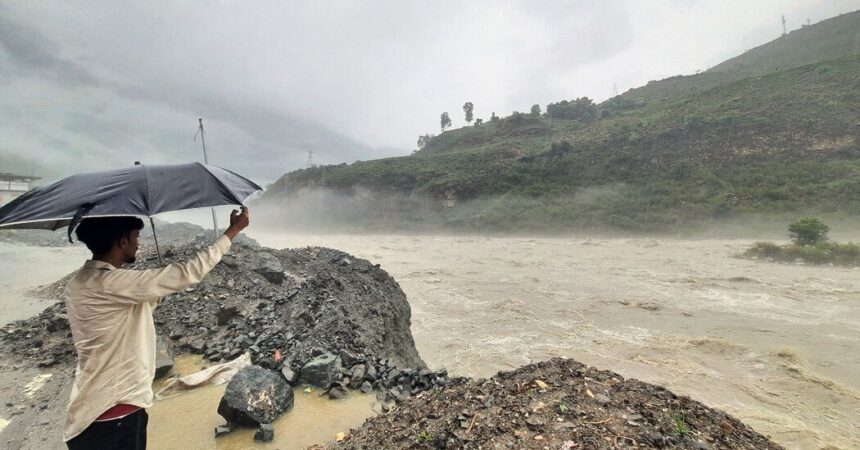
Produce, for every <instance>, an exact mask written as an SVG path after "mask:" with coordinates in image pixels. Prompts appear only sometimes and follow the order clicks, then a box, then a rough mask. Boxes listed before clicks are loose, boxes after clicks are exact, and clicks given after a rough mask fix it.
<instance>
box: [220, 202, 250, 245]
mask: <svg viewBox="0 0 860 450" xmlns="http://www.w3.org/2000/svg"><path fill="white" fill-rule="evenodd" d="M249 223H251V216H250V215H249V214H248V208H246V207H244V206H243V207H242V212H241V213H240V212H239V211H236V210H235V209H234V210H233V212H231V213H230V227H229V228H227V231H225V232H224V234H225V235H226V236H227V237H228V238H230V240H231V241H232V240H233V239H236V235H237V234H239V232H240V231H242V230H244V229H245V227H247V226H248V224H249Z"/></svg>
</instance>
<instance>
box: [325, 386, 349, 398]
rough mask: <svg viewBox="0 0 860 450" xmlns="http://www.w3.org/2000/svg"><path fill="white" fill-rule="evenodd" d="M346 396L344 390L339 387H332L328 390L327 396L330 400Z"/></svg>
mask: <svg viewBox="0 0 860 450" xmlns="http://www.w3.org/2000/svg"><path fill="white" fill-rule="evenodd" d="M344 397H346V391H345V390H343V389H342V388H340V387H333V388H331V389H329V391H328V398H330V399H332V400H340V399H342V398H344Z"/></svg>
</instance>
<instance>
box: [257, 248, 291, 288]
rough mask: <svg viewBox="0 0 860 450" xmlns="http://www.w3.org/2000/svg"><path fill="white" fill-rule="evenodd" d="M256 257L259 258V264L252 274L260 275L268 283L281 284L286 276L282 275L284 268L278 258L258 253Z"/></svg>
mask: <svg viewBox="0 0 860 450" xmlns="http://www.w3.org/2000/svg"><path fill="white" fill-rule="evenodd" d="M257 255H258V256H259V257H260V263H259V264H258V265H257V267H256V268H254V272H257V273H259V274H260V275H262V276H263V278H265V279H266V280H268V281H269V282H270V283H273V284H282V283H283V282H284V279H286V277H287V275H286V274H285V273H284V267H283V266H282V265H281V262H280V261H278V258H275V257H274V256H273V255H272V254H270V253H265V252H260V253H258V254H257Z"/></svg>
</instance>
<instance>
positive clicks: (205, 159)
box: [194, 119, 218, 238]
mask: <svg viewBox="0 0 860 450" xmlns="http://www.w3.org/2000/svg"><path fill="white" fill-rule="evenodd" d="M197 121H198V122H199V123H200V126H199V127H197V134H195V135H194V139H195V140H196V139H197V135H198V134H199V135H200V143H201V144H203V164H206V165H209V158H208V157H207V156H206V140H205V139H204V137H203V135H204V134H206V131H205V130H203V119H197ZM212 226H213V227H214V229H215V237H216V238H217V237H218V219H216V218H215V208H212Z"/></svg>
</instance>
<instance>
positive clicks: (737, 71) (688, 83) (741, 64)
mask: <svg viewBox="0 0 860 450" xmlns="http://www.w3.org/2000/svg"><path fill="white" fill-rule="evenodd" d="M857 30H860V11H855V12H853V13H849V14H843V15H840V16H836V17H833V18H830V19H827V20H824V21H822V22H819V23H817V24H815V25H813V26H806V27H803V28H800V29H798V30H793V31H791V32H790V33H788V34H786V35H784V36H781V37H779V38H778V39H775V40H773V41H771V42H768V43H767V44H764V45H761V46H759V47H756V48H753V49H751V50H749V51H747V52H744V53H743V54H741V55H739V56H736V57H734V58H731V59H729V60H727V61H724V62H722V63H720V64H717V65H716V66H714V67H712V68H710V69H708V70H707V71H705V72H702V73H698V74H695V75H687V76H683V75H679V76H675V77H670V78H666V79H664V80H659V81H651V82H649V83H648V84H646V85H645V86H641V87H638V88H634V89H630V90H629V91H627V92H625V93H623V94H622V97H623V98H624V99H627V100H633V99H639V100H640V101H646V102H655V101H665V100H668V99H673V98H676V97H678V96H683V95H687V94H690V93H695V92H702V91H706V90H709V89H713V88H715V87H718V86H723V85H725V84H728V83H731V82H732V81H738V80H741V79H744V78H749V77H754V76H760V75H766V74H769V73H773V72H778V71H780V70H785V69H790V68H793V67H800V66H805V65H809V64H817V63H820V62H823V61H829V60H831V59H838V58H843V57H846V56H852V55H853V56H857V55H860V33H858V32H857Z"/></svg>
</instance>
